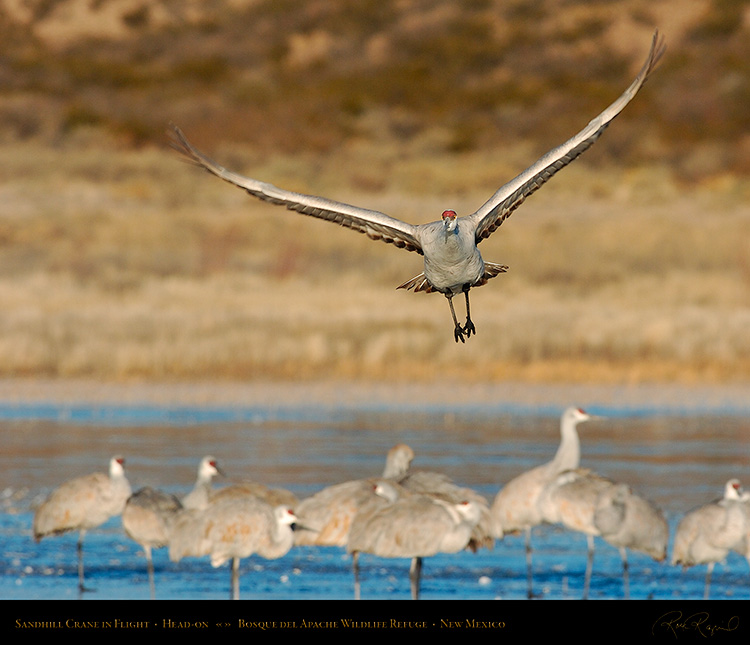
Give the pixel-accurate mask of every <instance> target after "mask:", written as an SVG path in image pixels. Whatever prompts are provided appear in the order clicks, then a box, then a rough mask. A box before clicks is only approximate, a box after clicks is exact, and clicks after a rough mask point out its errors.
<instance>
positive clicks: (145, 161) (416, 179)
mask: <svg viewBox="0 0 750 645" xmlns="http://www.w3.org/2000/svg"><path fill="white" fill-rule="evenodd" d="M657 27H658V28H659V30H660V31H661V32H662V33H663V34H664V36H665V38H666V42H667V47H668V49H667V54H666V55H665V56H664V58H663V60H662V62H661V64H660V66H659V68H658V69H657V70H656V71H655V73H654V75H653V77H652V79H650V80H649V82H648V83H647V84H646V86H645V87H644V88H643V90H642V91H641V92H640V93H639V95H638V96H637V97H636V98H635V100H634V101H633V102H632V103H631V104H630V105H628V106H627V108H626V109H625V110H624V112H623V114H622V115H621V116H620V117H618V119H617V120H616V121H615V122H614V123H613V124H612V127H611V128H609V129H608V130H607V132H606V133H605V134H604V136H603V137H602V139H601V141H600V142H598V143H597V144H596V145H595V146H594V147H593V148H592V149H591V150H590V151H587V152H586V154H585V155H584V156H583V157H582V158H581V159H580V160H579V161H576V162H575V163H573V164H572V165H571V166H570V167H568V168H565V169H564V170H563V171H561V173H560V174H559V176H556V177H555V178H553V179H552V181H551V182H550V183H549V184H548V185H546V186H544V188H543V189H542V190H540V191H539V192H538V193H537V194H535V195H533V196H532V197H531V198H530V199H529V200H528V201H527V202H526V203H525V204H523V205H522V206H521V208H520V209H519V210H518V211H517V212H516V213H514V214H513V216H512V217H511V218H510V220H509V221H507V222H506V223H505V224H504V225H503V226H502V228H501V229H500V230H499V231H498V232H496V233H495V234H494V235H493V236H492V237H491V238H490V239H488V240H486V241H484V242H483V243H482V245H481V250H482V252H483V254H484V257H485V258H486V259H488V260H490V261H494V262H501V263H504V264H508V265H509V266H510V272H509V273H507V274H506V275H502V276H500V277H497V278H495V279H494V280H493V281H491V282H490V283H489V284H488V285H487V286H484V287H482V288H481V289H477V290H475V291H474V292H473V294H472V314H473V318H474V321H475V323H476V325H477V329H478V335H477V337H476V338H471V339H470V340H469V341H468V342H467V343H466V344H465V345H461V344H456V343H455V342H454V341H453V336H452V329H451V320H450V314H449V311H448V306H447V304H446V302H445V299H444V298H443V297H442V296H440V295H437V294H430V295H425V294H413V293H410V292H405V291H397V290H396V289H395V287H396V286H397V285H398V284H400V283H402V282H403V281H405V280H407V279H409V278H411V277H412V276H414V275H415V274H417V273H419V272H420V271H421V270H422V262H421V258H420V256H418V255H416V254H413V253H412V254H410V253H407V252H405V251H401V250H398V249H394V248H392V247H389V246H386V245H385V244H382V243H380V242H378V243H376V242H372V241H370V240H368V239H366V238H365V237H364V236H360V235H358V234H356V233H353V232H351V231H349V230H346V229H342V228H338V227H335V226H333V225H331V224H329V223H326V222H321V221H316V220H311V219H310V218H305V217H302V216H300V215H298V214H294V213H290V212H286V211H284V210H283V209H280V208H278V207H274V206H271V205H268V204H263V203H260V202H258V201H254V200H253V199H251V198H249V197H248V196H246V195H244V194H243V193H242V192H241V191H239V190H237V189H235V188H232V187H231V186H228V185H226V184H224V183H222V182H220V181H218V180H217V179H215V178H212V177H209V176H207V175H206V174H205V173H201V172H199V171H198V170H197V169H196V168H193V167H191V166H189V165H187V164H184V163H181V162H180V160H179V159H178V158H177V156H176V155H175V154H174V153H173V152H172V151H171V150H170V149H169V147H168V139H167V137H166V135H165V129H166V127H167V124H168V123H169V122H170V121H174V122H176V123H177V124H178V125H180V126H181V127H182V128H183V129H184V130H185V132H186V133H187V134H188V135H189V136H190V138H191V140H192V141H193V142H194V143H196V144H197V145H198V146H199V147H201V148H202V149H204V150H205V151H206V152H207V153H209V154H210V155H212V156H214V157H216V158H217V159H218V160H220V161H221V162H222V163H224V164H225V165H227V166H229V167H231V168H233V169H236V170H237V171H239V172H244V173H246V174H251V175H253V176H256V177H258V178H260V179H263V180H266V181H270V182H273V183H276V184H278V185H281V186H283V187H286V188H290V189H293V190H298V191H302V192H310V193H314V194H319V195H324V196H327V197H331V198H334V199H338V200H341V201H349V202H353V203H356V204H359V205H362V206H366V207H369V208H373V209H379V210H383V211H385V212H388V213H390V214H392V215H394V216H396V217H400V218H402V219H405V220H408V221H412V222H424V221H429V220H432V219H435V218H437V217H438V216H439V214H440V213H441V212H442V210H444V209H445V208H447V207H450V208H454V209H456V210H457V211H459V213H461V214H465V213H469V212H472V211H473V210H474V209H476V208H477V207H478V206H479V205H481V204H482V203H483V202H484V201H485V200H486V199H487V198H488V197H489V196H490V195H491V194H492V193H493V192H494V191H495V190H496V189H497V188H498V186H499V185H500V184H502V183H503V182H505V181H507V180H508V179H510V178H512V177H513V176H515V175H516V174H517V173H518V172H520V171H521V170H523V169H524V168H526V167H527V166H528V165H529V164H530V163H531V162H532V161H533V160H534V159H536V158H537V157H538V156H539V155H541V154H543V153H544V152H546V151H547V150H549V149H550V148H551V147H552V146H554V145H557V144H559V143H561V142H562V141H563V140H564V139H566V138H567V137H569V136H571V135H572V134H574V133H575V132H576V131H578V130H579V129H580V128H582V127H583V126H584V125H585V124H586V122H587V121H588V120H589V119H591V118H592V117H593V116H595V115H596V114H597V113H598V112H599V111H601V110H602V109H603V108H604V107H605V106H606V105H607V104H608V103H609V102H611V101H612V100H614V99H615V97H617V96H618V95H619V94H620V92H622V91H623V89H624V88H625V87H626V86H627V83H628V82H630V79H632V78H633V76H634V75H635V73H636V72H637V70H638V69H639V68H640V66H641V64H642V61H643V58H644V56H645V54H646V52H647V50H648V46H649V43H650V41H651V38H652V35H653V33H654V30H655V28H657ZM0 42H2V47H0V50H2V51H0V304H1V307H0V379H8V380H15V379H21V378H28V379H29V380H31V379H41V380H44V381H46V382H49V381H58V382H61V381H65V380H68V381H70V382H82V381H84V380H88V382H104V381H106V382H110V383H122V382H126V383H130V384H132V383H134V382H154V381H161V382H167V381H170V382H175V381H180V382H181V383H178V385H185V384H186V382H188V381H195V380H199V381H203V382H212V381H216V382H223V383H228V382H230V381H243V382H250V381H252V382H255V383H256V384H257V383H258V382H260V381H268V380H271V379H279V380H282V379H283V380H285V381H289V380H293V381H297V382H298V383H301V382H302V381H307V382H311V381H320V380H322V379H327V380H331V381H333V382H339V383H341V382H351V381H354V380H367V381H375V380H377V381H384V382H388V383H407V382H409V383H428V382H431V381H433V382H434V381H441V382H447V383H458V382H461V383H475V384H476V383H483V382H488V383H498V382H507V381H508V380H511V381H523V382H527V383H528V382H536V383H546V382H557V383H579V384H592V383H593V384H608V383H609V384H620V383H629V384H634V383H638V384H642V383H651V382H656V381H659V382H662V383H664V382H677V383H691V384H706V383H722V384H725V383H728V382H733V383H734V384H735V385H737V384H741V383H746V382H747V381H748V379H750V333H748V331H749V330H750V111H749V110H748V105H750V10H748V6H747V2H744V1H743V0H691V1H690V2H678V1H677V0H659V1H654V0H610V1H608V2H575V1H571V2H562V3H561V2H558V1H556V0H513V1H512V2H508V1H506V0H464V1H463V2H460V3H459V2H454V1H453V0H407V1H404V0H377V1H372V0H361V1H357V2H331V1H330V0H305V2H299V1H298V0H212V1H211V2H185V1H183V0H138V1H137V2H135V1H133V0H107V1H106V2H101V1H98V2H90V1H88V0H25V1H24V2H19V1H18V0H0ZM462 307H463V303H462V302H460V303H459V311H461V310H462Z"/></svg>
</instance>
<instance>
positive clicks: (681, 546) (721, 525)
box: [672, 478, 750, 600]
mask: <svg viewBox="0 0 750 645" xmlns="http://www.w3.org/2000/svg"><path fill="white" fill-rule="evenodd" d="M747 504H748V498H747V496H746V494H745V493H743V491H742V486H741V484H740V481H739V479H734V478H733V479H730V480H729V481H728V482H727V483H726V484H725V486H724V496H723V497H722V498H720V499H716V500H714V501H712V502H709V503H708V504H704V505H703V506H699V507H698V508H696V509H693V510H692V511H690V512H689V513H687V514H686V515H685V516H684V517H683V518H682V519H681V520H680V523H679V524H678V525H677V532H676V533H675V536H674V544H673V545H672V564H679V565H682V566H683V568H685V569H687V568H688V567H692V566H695V565H696V564H705V565H707V568H706V582H705V585H704V588H703V598H704V600H708V597H709V592H710V588H711V574H712V573H713V570H714V566H715V565H716V563H717V562H723V561H724V559H725V558H726V557H727V555H728V554H729V551H731V550H737V548H738V547H739V546H740V545H742V544H743V541H745V540H747V536H748V531H749V530H750V527H749V526H748V512H747ZM743 555H745V557H747V553H744V554H743Z"/></svg>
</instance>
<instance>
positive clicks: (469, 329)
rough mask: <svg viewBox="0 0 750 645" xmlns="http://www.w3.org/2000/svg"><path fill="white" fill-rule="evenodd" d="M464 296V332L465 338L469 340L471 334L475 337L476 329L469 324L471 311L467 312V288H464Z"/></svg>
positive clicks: (471, 323)
mask: <svg viewBox="0 0 750 645" xmlns="http://www.w3.org/2000/svg"><path fill="white" fill-rule="evenodd" d="M464 296H465V297H466V324H465V325H464V332H465V333H466V338H469V337H470V336H471V335H472V334H474V335H475V336H476V335H477V328H476V327H474V323H473V322H471V311H470V310H469V286H468V285H466V286H465V287H464Z"/></svg>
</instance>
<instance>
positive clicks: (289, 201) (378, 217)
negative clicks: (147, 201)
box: [171, 125, 422, 254]
mask: <svg viewBox="0 0 750 645" xmlns="http://www.w3.org/2000/svg"><path fill="white" fill-rule="evenodd" d="M171 135H172V146H173V147H174V148H175V149H176V150H177V151H178V152H180V153H181V154H182V155H184V156H185V157H186V158H187V159H188V160H189V161H191V162H193V163H194V164H196V165H198V166H200V167H201V168H204V169H205V170H207V171H208V172H210V173H211V174H214V175H216V176H217V177H219V178H220V179H223V180H224V181H227V182H229V183H230V184H233V185H235V186H238V187H239V188H242V189H244V190H246V191H247V192H248V193H249V194H250V195H253V196H254V197H257V198H259V199H262V200H263V201H266V202H269V203H271V204H277V205H281V206H286V207H287V209H289V210H292V211H296V212H298V213H302V214H303V215H310V216H311V217H317V218H319V219H324V220H327V221H329V222H335V223H336V224H339V225H341V226H345V227H347V228H351V229H353V230H355V231H358V232H360V233H364V234H365V235H367V236H368V237H369V238H370V239H373V240H382V241H383V242H387V243H389V244H393V245H394V246H397V247H399V248H402V249H406V250H407V251H416V252H417V253H420V254H421V253H422V245H421V244H420V242H419V238H418V234H417V227H416V226H414V225H412V224H408V223H406V222H402V221H401V220H398V219H395V218H393V217H390V216H389V215H386V214H385V213H381V212H379V211H373V210H368V209H365V208H359V207H357V206H352V205H350V204H344V203H341V202H336V201H333V200H330V199H325V198H323V197H315V196H313V195H303V194H301V193H295V192H291V191H288V190H284V189H282V188H278V187H276V186H274V185H273V184H269V183H266V182H262V181H258V180H257V179H251V178H250V177H244V176H242V175H239V174H237V173H235V172H232V171H231V170H227V169H226V168H224V167H223V166H220V165H219V164H218V163H216V162H215V161H213V160H212V159H210V158H209V157H207V156H206V155H204V154H203V153H202V152H201V151H200V150H198V149H197V148H195V147H194V146H193V145H192V144H191V143H190V142H189V141H188V140H187V138H186V137H185V135H184V134H183V133H182V130H180V129H179V128H178V127H177V126H175V125H172V130H171Z"/></svg>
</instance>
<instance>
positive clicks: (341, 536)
mask: <svg viewBox="0 0 750 645" xmlns="http://www.w3.org/2000/svg"><path fill="white" fill-rule="evenodd" d="M412 459H414V451H413V450H412V449H411V448H410V447H409V446H407V445H406V444H397V445H395V446H393V448H391V449H390V450H389V451H388V455H387V456H386V462H385V467H384V469H383V474H382V476H381V477H382V478H383V479H388V480H392V481H396V480H398V479H400V478H401V477H403V476H404V475H406V473H407V472H408V470H409V465H410V464H411V461H412ZM376 482H377V478H373V477H370V478H367V479H353V480H349V481H345V482H341V483H339V484H333V485H331V486H328V487H326V488H324V489H322V490H320V491H318V492H317V493H315V494H314V495H311V496H310V497H308V498H306V499H303V500H302V501H301V502H300V503H299V504H298V505H297V506H296V507H295V512H296V514H297V515H298V517H299V518H300V519H301V520H302V521H303V522H304V523H305V526H307V527H308V528H309V529H310V530H307V531H295V533H294V543H295V544H296V545H297V546H301V545H316V546H339V547H343V546H346V542H347V540H348V538H349V528H350V527H351V524H352V521H353V519H354V517H355V516H356V515H357V514H358V512H359V510H360V507H361V506H362V504H364V503H366V502H367V501H368V500H369V499H370V498H371V497H372V495H373V493H372V490H373V486H374V485H375V483H376Z"/></svg>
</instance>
